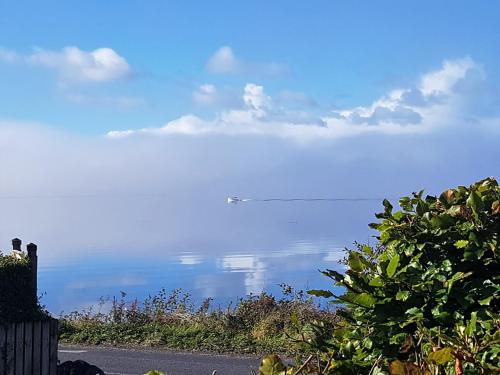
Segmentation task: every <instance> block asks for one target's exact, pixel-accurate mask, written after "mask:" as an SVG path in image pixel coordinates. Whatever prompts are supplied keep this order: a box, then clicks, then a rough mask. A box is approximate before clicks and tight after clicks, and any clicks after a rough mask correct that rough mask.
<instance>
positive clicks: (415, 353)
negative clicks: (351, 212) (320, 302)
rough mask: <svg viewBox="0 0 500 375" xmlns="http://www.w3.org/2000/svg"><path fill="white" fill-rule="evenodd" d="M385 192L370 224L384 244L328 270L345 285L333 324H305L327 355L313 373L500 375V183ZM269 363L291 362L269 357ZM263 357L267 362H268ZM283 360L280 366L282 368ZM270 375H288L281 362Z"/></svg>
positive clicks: (302, 334)
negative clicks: (389, 196)
mask: <svg viewBox="0 0 500 375" xmlns="http://www.w3.org/2000/svg"><path fill="white" fill-rule="evenodd" d="M399 204H400V207H401V210H399V211H396V212H394V211H393V206H392V205H391V204H390V203H389V202H388V201H387V200H385V201H384V202H383V205H384V212H382V213H380V214H377V215H376V217H377V218H378V219H380V221H379V222H377V223H374V224H371V227H372V228H374V229H376V230H377V231H378V233H379V235H378V245H377V246H376V247H370V246H367V245H357V246H356V248H355V249H352V250H348V251H347V257H346V260H345V262H346V264H347V266H348V269H347V271H346V272H345V274H340V273H338V272H336V271H333V270H326V271H324V272H323V273H324V274H325V275H326V276H327V277H329V278H331V279H333V280H334V282H335V285H336V286H342V287H343V288H344V293H343V294H342V295H335V294H334V293H332V292H331V291H327V290H312V291H310V293H311V294H313V295H316V296H322V297H326V298H331V302H333V303H336V304H340V306H341V308H340V309H339V311H338V314H339V315H340V316H342V318H343V319H342V320H341V321H340V322H338V323H337V324H336V325H335V327H334V329H333V331H328V330H326V329H325V326H324V325H323V324H321V323H319V322H310V323H308V324H306V325H301V324H298V322H297V324H296V325H297V337H298V340H297V341H298V342H300V343H301V344H302V345H304V346H305V347H309V348H310V349H313V350H315V351H317V353H318V358H317V360H316V358H315V360H314V361H310V362H308V363H305V367H304V371H306V372H307V373H310V374H387V373H388V372H389V373H391V374H415V375H418V374H442V373H446V374H463V373H470V374H478V373H499V371H500V370H499V353H500V330H499V327H500V318H499V309H498V308H499V292H500V285H499V278H500V274H499V270H500V265H499V254H498V253H499V249H500V238H499V237H500V188H499V186H498V183H497V182H496V181H495V179H493V178H487V179H485V180H482V181H479V182H478V183H475V184H473V185H472V186H470V187H469V188H466V187H464V186H460V187H458V188H456V189H450V190H447V191H445V192H444V193H443V194H441V195H440V196H439V197H433V196H426V197H425V198H424V197H423V192H419V193H414V194H413V196H412V197H403V198H401V199H400V201H399ZM266 363H267V367H268V368H273V367H274V368H284V367H283V366H282V365H280V363H281V361H280V360H279V358H278V359H277V358H275V357H273V358H271V357H270V358H268V360H267V362H266ZM263 365H264V364H263ZM280 366H281V367H280ZM265 367H266V366H264V367H263V368H264V369H263V370H262V371H261V373H262V374H264V375H266V374H282V373H284V372H283V371H282V370H279V371H278V370H276V371H274V370H273V371H274V372H273V371H271V370H269V371H267V370H265Z"/></svg>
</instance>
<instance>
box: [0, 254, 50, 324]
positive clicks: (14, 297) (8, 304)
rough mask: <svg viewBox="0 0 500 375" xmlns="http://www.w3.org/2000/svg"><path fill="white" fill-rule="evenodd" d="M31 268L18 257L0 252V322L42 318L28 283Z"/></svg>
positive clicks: (25, 261) (26, 260)
mask: <svg viewBox="0 0 500 375" xmlns="http://www.w3.org/2000/svg"><path fill="white" fill-rule="evenodd" d="M30 280H31V268H30V264H29V261H28V259H27V258H26V257H22V258H20V259H18V258H15V257H13V256H10V255H2V253H0V323H5V322H17V321H23V320H31V319H38V318H42V317H43V316H44V315H43V314H42V312H41V309H40V307H39V306H38V302H37V301H36V299H34V298H33V293H32V289H31V285H30Z"/></svg>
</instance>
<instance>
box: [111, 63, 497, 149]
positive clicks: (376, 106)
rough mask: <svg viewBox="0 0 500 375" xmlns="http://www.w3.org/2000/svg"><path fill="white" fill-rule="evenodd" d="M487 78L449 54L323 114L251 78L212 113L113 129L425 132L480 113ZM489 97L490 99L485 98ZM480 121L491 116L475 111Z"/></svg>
mask: <svg viewBox="0 0 500 375" xmlns="http://www.w3.org/2000/svg"><path fill="white" fill-rule="evenodd" d="M484 80H485V75H484V73H483V71H482V68H481V67H480V65H479V64H477V63H475V62H474V61H472V60H471V59H469V58H467V59H459V60H446V61H444V62H443V65H442V67H441V69H439V70H436V71H432V72H429V73H427V74H424V75H423V76H422V77H421V79H420V82H419V84H418V85H416V86H415V87H410V88H405V89H395V90H392V91H390V92H389V93H387V94H386V95H384V96H382V97H381V98H379V99H378V100H376V101H374V102H373V103H372V104H371V105H369V106H364V107H355V108H348V109H343V110H335V111H332V112H328V113H323V114H318V111H317V110H314V108H313V110H311V108H305V109H304V108H302V109H301V110H292V109H290V108H287V107H286V106H282V105H280V101H279V100H278V101H274V100H273V98H271V96H269V95H267V94H266V92H265V90H264V87H263V86H260V85H256V84H254V83H249V84H247V85H245V87H244V89H243V93H242V94H241V99H242V107H240V108H233V109H225V110H222V111H220V112H219V113H217V114H216V115H215V116H214V117H213V118H211V119H202V118H200V117H198V116H196V115H194V114H188V115H185V116H182V117H180V118H178V119H176V120H173V121H170V122H168V123H167V124H165V125H164V126H162V127H159V128H150V129H141V130H135V131H134V130H127V131H124V132H110V133H109V134H108V135H109V136H111V137H123V136H130V135H133V134H158V135H161V134H164V135H168V134H190V135H197V134H211V133H212V134H230V135H236V134H260V135H271V136H277V137H283V138H291V139H294V140H296V141H299V142H307V141H310V140H314V139H324V138H342V137H349V136H357V135H360V134H364V133H382V134H419V133H420V134H421V133H426V132H430V131H433V130H434V129H437V128H443V127H447V126H458V124H463V123H465V120H464V119H466V118H467V119H468V121H470V119H471V118H472V115H473V114H474V113H473V112H471V111H470V110H469V109H470V108H471V106H470V105H467V103H468V102H473V101H474V100H475V98H477V97H478V90H479V91H480V90H481V87H482V86H481V84H482V82H484ZM218 94H219V93H218V90H217V88H216V87H215V86H213V85H203V86H201V87H200V88H199V89H198V90H197V92H196V98H197V100H198V101H199V102H205V103H209V102H213V101H215V100H216V98H217V96H218ZM485 102H487V101H485ZM474 116H475V119H474V122H477V123H479V124H481V123H483V122H484V123H486V122H487V121H488V122H491V119H490V118H487V117H484V118H483V117H481V116H479V117H478V116H477V114H474Z"/></svg>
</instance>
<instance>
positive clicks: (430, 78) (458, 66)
mask: <svg viewBox="0 0 500 375" xmlns="http://www.w3.org/2000/svg"><path fill="white" fill-rule="evenodd" d="M471 70H475V71H479V72H481V73H482V68H481V66H480V65H478V64H477V63H476V62H474V61H473V60H472V59H471V58H470V57H466V58H463V59H458V60H445V61H444V62H443V66H442V68H441V69H440V70H437V71H435V72H431V73H428V74H425V75H424V76H423V77H422V80H421V83H420V87H419V88H420V91H421V92H422V94H423V95H424V96H430V95H443V94H450V93H452V92H453V87H454V85H456V84H457V82H459V81H460V80H463V79H464V78H465V76H466V74H467V73H468V72H470V71H471Z"/></svg>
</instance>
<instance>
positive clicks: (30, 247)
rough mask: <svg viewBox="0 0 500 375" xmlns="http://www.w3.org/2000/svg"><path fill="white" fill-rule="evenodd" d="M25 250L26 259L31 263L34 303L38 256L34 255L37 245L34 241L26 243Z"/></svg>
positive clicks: (36, 287)
mask: <svg viewBox="0 0 500 375" xmlns="http://www.w3.org/2000/svg"><path fill="white" fill-rule="evenodd" d="M26 250H27V251H28V259H29V260H30V264H31V289H32V293H33V297H34V299H35V303H36V302H38V296H37V290H38V285H37V283H38V282H37V280H38V256H37V255H36V250H37V246H36V245H35V244H34V243H30V244H28V246H26Z"/></svg>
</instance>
